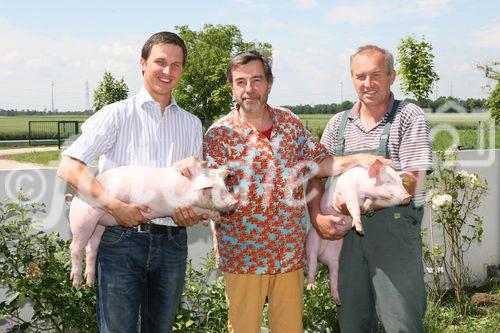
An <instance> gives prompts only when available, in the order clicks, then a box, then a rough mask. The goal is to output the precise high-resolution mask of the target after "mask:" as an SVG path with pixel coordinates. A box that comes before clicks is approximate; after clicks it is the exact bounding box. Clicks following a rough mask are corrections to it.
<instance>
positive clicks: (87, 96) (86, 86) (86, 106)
mask: <svg viewBox="0 0 500 333" xmlns="http://www.w3.org/2000/svg"><path fill="white" fill-rule="evenodd" d="M89 108H90V106H89V80H87V81H86V82H85V110H84V111H88V110H89Z"/></svg>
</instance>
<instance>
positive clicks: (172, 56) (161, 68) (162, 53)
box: [141, 44, 184, 100]
mask: <svg viewBox="0 0 500 333" xmlns="http://www.w3.org/2000/svg"><path fill="white" fill-rule="evenodd" d="M182 61H183V53H182V48H181V47H180V46H177V45H174V44H156V45H153V47H152V48H151V52H150V54H149V57H148V59H143V58H141V69H142V71H143V72H144V86H145V87H146V90H147V91H148V92H149V94H150V95H151V97H153V98H154V99H155V100H157V99H161V98H162V97H165V96H168V97H170V94H171V92H172V89H173V88H174V87H175V85H176V84H177V82H179V80H180V78H181V74H182V70H183V68H184V66H183V63H182Z"/></svg>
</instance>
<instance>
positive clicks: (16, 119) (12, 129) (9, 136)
mask: <svg viewBox="0 0 500 333" xmlns="http://www.w3.org/2000/svg"><path fill="white" fill-rule="evenodd" d="M87 118H88V116H83V115H75V116H72V115H30V116H27V115H20V116H0V140H20V139H27V138H28V132H29V129H28V128H29V127H28V126H29V125H28V123H29V122H30V121H63V120H65V121H84V120H85V119H87ZM63 130H64V128H63ZM47 131H49V132H50V133H44V134H43V137H40V138H44V139H45V138H57V126H56V127H55V128H54V126H52V127H50V128H49V129H48V130H47Z"/></svg>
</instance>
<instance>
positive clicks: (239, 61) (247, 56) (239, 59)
mask: <svg viewBox="0 0 500 333" xmlns="http://www.w3.org/2000/svg"><path fill="white" fill-rule="evenodd" d="M254 60H258V61H260V62H261V63H262V65H263V66H264V74H265V76H266V80H267V81H268V82H271V83H272V82H273V79H274V76H273V71H272V68H271V67H272V62H271V59H270V58H269V57H266V56H265V55H263V54H262V53H261V52H259V51H257V50H255V49H251V50H246V51H243V52H240V53H238V54H236V55H235V56H234V57H233V58H232V59H231V60H230V61H229V64H228V65H227V81H228V82H229V84H232V82H233V70H234V68H235V67H236V66H238V65H246V64H248V63H249V62H250V61H254Z"/></svg>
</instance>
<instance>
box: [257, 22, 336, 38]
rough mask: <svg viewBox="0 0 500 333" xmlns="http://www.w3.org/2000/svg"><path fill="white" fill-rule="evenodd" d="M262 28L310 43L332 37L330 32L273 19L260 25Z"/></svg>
mask: <svg viewBox="0 0 500 333" xmlns="http://www.w3.org/2000/svg"><path fill="white" fill-rule="evenodd" d="M261 24H262V25H263V26H264V27H266V28H268V29H272V30H274V31H278V32H285V33H289V34H293V35H294V38H295V37H302V38H306V39H308V40H309V41H310V42H315V41H325V40H330V39H331V38H333V37H334V34H332V33H331V32H326V31H324V30H323V29H318V28H314V27H310V26H303V25H300V24H296V23H294V24H290V23H289V22H285V21H282V20H280V19H277V18H273V19H270V20H267V21H263V22H262V23H261Z"/></svg>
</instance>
